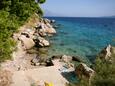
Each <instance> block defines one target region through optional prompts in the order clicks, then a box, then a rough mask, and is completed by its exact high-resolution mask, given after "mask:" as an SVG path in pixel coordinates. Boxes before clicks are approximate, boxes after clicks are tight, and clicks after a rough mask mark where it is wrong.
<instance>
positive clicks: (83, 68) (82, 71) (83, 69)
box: [75, 63, 94, 79]
mask: <svg viewBox="0 0 115 86" xmlns="http://www.w3.org/2000/svg"><path fill="white" fill-rule="evenodd" d="M75 73H76V75H77V76H78V78H80V79H81V78H84V77H85V78H87V79H90V78H91V77H92V76H93V75H94V70H93V69H91V68H90V67H88V66H87V65H86V64H84V63H80V64H79V65H78V66H77V67H76V69H75Z"/></svg>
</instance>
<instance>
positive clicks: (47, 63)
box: [45, 58, 54, 66]
mask: <svg viewBox="0 0 115 86" xmlns="http://www.w3.org/2000/svg"><path fill="white" fill-rule="evenodd" d="M45 63H46V66H54V64H53V61H52V59H51V58H49V59H47V60H46V62H45Z"/></svg>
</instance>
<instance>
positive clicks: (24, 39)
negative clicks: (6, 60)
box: [19, 35, 35, 49]
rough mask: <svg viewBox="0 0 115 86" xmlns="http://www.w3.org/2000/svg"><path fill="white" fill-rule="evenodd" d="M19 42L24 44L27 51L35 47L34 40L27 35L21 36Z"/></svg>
mask: <svg viewBox="0 0 115 86" xmlns="http://www.w3.org/2000/svg"><path fill="white" fill-rule="evenodd" d="M19 40H20V41H21V42H22V45H23V46H24V47H25V49H31V48H32V47H33V46H34V45H35V43H34V41H33V39H31V38H27V37H26V36H25V35H21V36H20V37H19Z"/></svg>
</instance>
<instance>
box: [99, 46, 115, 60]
mask: <svg viewBox="0 0 115 86" xmlns="http://www.w3.org/2000/svg"><path fill="white" fill-rule="evenodd" d="M114 55H115V47H113V46H111V45H108V46H107V47H105V48H104V49H103V50H102V51H101V52H100V53H99V55H98V57H99V58H100V59H102V60H106V61H111V60H112V59H113V58H114Z"/></svg>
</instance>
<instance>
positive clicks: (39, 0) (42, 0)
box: [38, 0, 46, 4]
mask: <svg viewBox="0 0 115 86" xmlns="http://www.w3.org/2000/svg"><path fill="white" fill-rule="evenodd" d="M44 2H46V0H38V3H40V4H43V3H44Z"/></svg>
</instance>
